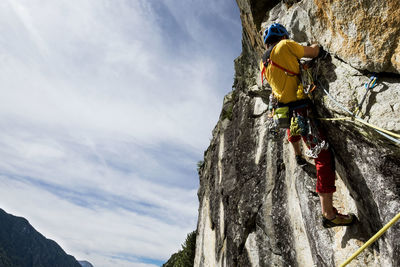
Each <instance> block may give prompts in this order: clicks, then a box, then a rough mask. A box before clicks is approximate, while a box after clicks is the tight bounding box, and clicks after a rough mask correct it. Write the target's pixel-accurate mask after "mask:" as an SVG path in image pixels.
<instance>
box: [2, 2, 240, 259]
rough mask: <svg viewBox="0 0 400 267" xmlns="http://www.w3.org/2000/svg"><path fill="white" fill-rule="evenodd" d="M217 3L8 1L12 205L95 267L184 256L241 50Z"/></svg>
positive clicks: (5, 148) (8, 195)
mask: <svg viewBox="0 0 400 267" xmlns="http://www.w3.org/2000/svg"><path fill="white" fill-rule="evenodd" d="M209 4H210V5H206V2H205V1H203V0H198V1H190V2H180V3H179V4H177V3H176V1H169V0H164V1H147V0H146V1H145V0H138V1H127V0H116V1H111V0H83V1H78V0H72V1H71V0H68V1H67V0H59V1H49V0H48V1H47V0H46V1H43V0H36V1H30V0H29V1H28V0H21V1H18V2H16V1H11V0H8V1H2V2H1V3H0V31H1V32H2V34H1V35H0V60H1V64H0V83H1V84H2V86H1V88H0V95H1V97H0V114H2V116H1V118H0V128H1V129H2V131H0V158H1V161H0V181H1V183H2V186H1V187H0V208H4V209H5V210H6V211H7V212H10V213H16V215H19V216H23V217H27V218H28V219H29V220H30V222H31V223H32V225H33V226H34V227H36V228H37V229H38V230H39V231H40V232H42V233H43V234H45V235H46V236H48V237H49V238H52V239H55V241H56V242H58V243H59V244H60V245H61V246H62V247H63V248H65V249H66V250H67V252H68V253H70V254H72V255H74V256H76V257H77V258H79V259H86V260H89V261H91V262H92V263H95V266H96V267H98V266H151V260H152V259H155V260H165V259H166V258H167V257H168V256H169V255H170V254H171V253H173V252H176V251H177V250H178V249H179V248H180V244H181V243H182V242H183V241H184V239H185V236H186V234H187V233H188V232H190V231H192V230H194V228H195V227H196V215H197V206H198V203H197V197H196V193H197V188H196V187H197V185H198V180H197V179H198V178H197V175H196V161H198V160H200V159H201V157H202V154H203V151H204V150H205V149H206V147H207V145H208V143H209V137H210V136H211V131H212V128H213V127H214V124H215V123H216V121H217V119H218V115H219V112H220V109H221V105H222V96H223V95H224V94H225V93H227V92H228V91H229V90H230V86H231V84H232V82H233V59H234V57H235V56H238V54H239V49H240V35H241V33H240V25H239V24H238V22H237V21H234V20H232V15H231V14H227V13H229V12H228V11H229V10H230V9H229V8H228V6H229V5H236V3H235V2H234V1H232V3H226V2H225V1H216V2H213V3H209ZM210 8H211V9H210ZM205 18H206V19H205ZM237 19H238V18H237ZM221 21H222V22H221ZM225 23H226V24H225ZM215 27H217V28H215ZM218 27H220V28H218ZM234 29H236V30H234ZM235 31H237V36H235V38H237V40H233V39H232V38H233V37H232V34H233V33H235ZM226 40H230V41H232V42H233V41H236V46H235V47H234V45H233V43H231V42H229V43H225V42H226ZM221 48H224V49H223V50H221ZM143 259H148V260H143ZM149 262H150V263H149ZM153 265H154V264H153Z"/></svg>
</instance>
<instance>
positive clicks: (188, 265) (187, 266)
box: [162, 231, 196, 267]
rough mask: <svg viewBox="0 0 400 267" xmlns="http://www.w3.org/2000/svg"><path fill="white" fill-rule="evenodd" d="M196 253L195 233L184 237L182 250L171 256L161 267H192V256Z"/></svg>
mask: <svg viewBox="0 0 400 267" xmlns="http://www.w3.org/2000/svg"><path fill="white" fill-rule="evenodd" d="M195 252H196V231H193V232H191V233H189V234H188V235H187V236H186V240H185V242H184V243H183V244H182V250H179V251H178V252H177V253H174V254H172V256H171V258H169V260H168V261H167V262H166V263H164V264H163V266H162V267H192V266H193V265H194V255H195Z"/></svg>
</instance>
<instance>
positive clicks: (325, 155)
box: [287, 129, 336, 193]
mask: <svg viewBox="0 0 400 267" xmlns="http://www.w3.org/2000/svg"><path fill="white" fill-rule="evenodd" d="M287 135H288V140H289V142H291V143H296V142H298V141H300V138H301V136H300V135H298V136H291V135H290V130H289V129H287ZM303 140H304V143H306V144H307V138H306V137H304V136H303ZM307 146H308V145H307ZM314 162H315V167H316V169H317V186H316V190H317V192H318V193H333V192H335V191H336V186H335V167H334V164H333V157H332V153H331V150H330V149H327V150H322V151H321V152H320V153H319V154H318V158H316V159H314Z"/></svg>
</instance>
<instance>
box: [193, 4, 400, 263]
mask: <svg viewBox="0 0 400 267" xmlns="http://www.w3.org/2000/svg"><path fill="white" fill-rule="evenodd" d="M237 4H238V6H239V8H240V13H241V19H242V25H243V39H242V44H243V51H242V54H241V55H240V57H238V58H237V59H236V60H235V72H236V73H235V82H234V87H233V91H232V92H231V93H229V94H228V95H227V96H226V97H225V99H224V103H223V108H222V112H221V116H220V119H219V121H218V123H217V125H216V127H215V129H214V131H213V139H212V141H211V144H210V146H209V148H208V149H207V151H206V152H205V157H204V164H203V165H202V166H201V168H200V171H199V175H200V188H199V191H198V196H199V201H200V207H199V220H198V227H197V231H198V235H197V244H196V258H195V266H213V267H214V266H228V267H232V266H245V267H247V266H338V265H339V264H341V263H342V262H343V261H344V260H346V259H347V258H348V257H349V256H350V255H351V254H353V252H355V251H356V250H357V249H358V248H359V247H360V246H362V245H363V243H364V242H366V241H367V240H368V239H369V238H370V237H371V236H372V235H374V234H375V233H376V232H377V231H378V230H379V229H381V228H382V226H383V225H385V224H386V223H387V222H388V221H390V220H391V219H392V218H393V217H394V216H395V215H396V214H397V213H399V212H400V148H399V146H398V145H397V144H396V143H395V142H393V141H391V140H388V139H386V138H385V137H383V136H382V135H380V134H378V133H377V132H376V131H375V130H373V129H372V128H370V127H366V126H363V125H361V124H358V123H356V122H354V121H323V122H322V123H323V126H324V128H325V130H326V132H327V133H328V141H329V143H330V146H331V147H332V148H333V150H334V153H335V164H336V174H337V180H336V186H337V192H336V193H335V194H334V204H335V206H336V207H338V209H339V210H341V211H342V212H346V213H348V212H352V213H354V214H356V215H357V217H358V219H359V222H358V223H357V224H355V225H353V226H351V227H337V228H332V229H325V228H323V227H322V225H321V215H320V214H321V210H320V204H319V198H318V195H317V194H316V193H315V181H316V177H315V167H314V166H313V161H309V164H308V165H307V166H306V167H304V168H301V167H298V166H297V165H296V162H295V159H294V153H293V151H292V148H291V146H290V145H289V144H288V142H287V141H286V138H285V133H284V132H281V133H280V134H279V136H278V137H274V136H273V135H271V134H270V133H269V131H268V129H267V128H268V119H267V114H266V109H267V103H266V102H267V101H268V100H267V99H268V96H269V94H270V91H269V90H268V88H267V87H266V86H262V85H261V81H260V72H259V69H258V62H259V59H260V56H261V54H262V52H263V51H264V50H263V46H262V41H261V35H260V30H261V29H263V28H264V27H265V26H266V25H268V24H270V23H271V22H280V23H282V24H283V25H285V26H286V28H287V29H288V30H289V31H290V33H291V38H293V39H294V40H296V41H298V42H310V43H311V42H318V43H320V44H321V45H322V46H323V47H324V48H325V49H326V50H327V51H328V52H330V54H331V56H330V57H329V58H327V59H325V60H324V61H323V62H322V63H323V64H322V69H321V71H320V72H321V75H320V77H321V78H320V82H321V84H323V86H324V88H325V89H326V90H327V91H329V93H330V94H331V95H332V96H333V98H334V99H336V100H337V101H338V102H339V103H340V104H342V105H343V106H344V107H345V108H346V109H349V110H354V108H355V107H356V105H357V103H359V102H360V101H361V98H362V97H363V95H364V93H365V88H364V83H365V82H367V81H368V79H369V77H370V76H371V73H372V72H374V73H375V74H377V75H378V77H379V83H378V85H377V86H376V87H375V88H374V89H372V90H371V92H369V94H368V95H367V100H366V101H365V102H364V104H363V108H362V114H363V118H364V119H365V120H366V121H368V122H369V123H372V124H375V125H377V126H379V127H382V128H384V129H387V130H390V131H393V132H396V133H400V75H399V73H400V38H399V32H400V14H399V12H400V2H399V1H398V0H387V1H382V0H377V1H371V0H359V1H349V0H346V1H335V0H303V1H295V0H291V1H283V2H281V1H262V0H237ZM317 90H318V91H317V92H315V96H314V103H315V105H316V107H317V110H318V115H319V116H320V117H324V118H332V117H344V116H348V114H346V112H345V111H343V110H342V109H341V108H338V106H337V105H336V104H335V103H334V102H333V101H332V100H331V99H330V98H328V97H327V96H326V95H325V94H324V92H323V91H322V88H318V89H317ZM399 225H400V223H397V224H395V225H394V226H393V227H392V228H390V230H389V231H388V232H387V233H385V234H384V235H383V236H382V237H381V238H379V239H378V240H377V241H376V242H375V243H374V244H373V245H372V246H371V247H370V248H369V249H367V250H365V251H364V252H363V253H362V254H361V255H359V256H358V257H357V258H356V259H355V260H354V261H353V262H352V263H351V264H349V266H385V267H386V266H400V241H399V236H400V226H399Z"/></svg>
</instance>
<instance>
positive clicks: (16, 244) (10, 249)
mask: <svg viewBox="0 0 400 267" xmlns="http://www.w3.org/2000/svg"><path fill="white" fill-rule="evenodd" d="M31 266H35V267H50V266H51V267H52V266H57V267H81V264H79V262H78V261H77V260H76V259H75V258H74V257H73V256H71V255H68V254H66V253H65V251H64V250H63V249H62V248H61V247H60V246H59V245H58V244H57V243H56V242H54V241H53V240H50V239H47V238H45V237H44V236H43V235H42V234H40V233H39V232H38V231H36V230H35V229H34V228H33V227H32V226H31V225H30V224H29V222H28V221H27V220H26V219H25V218H22V217H17V216H14V215H11V214H8V213H6V212H5V211H4V210H2V209H0V267H31Z"/></svg>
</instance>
